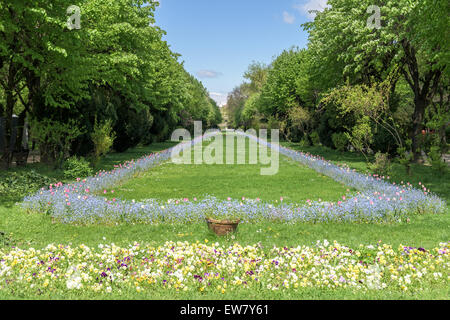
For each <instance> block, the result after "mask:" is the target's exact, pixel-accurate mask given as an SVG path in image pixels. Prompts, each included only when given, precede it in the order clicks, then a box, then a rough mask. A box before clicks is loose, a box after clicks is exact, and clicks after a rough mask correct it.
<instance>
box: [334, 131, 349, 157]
mask: <svg viewBox="0 0 450 320" xmlns="http://www.w3.org/2000/svg"><path fill="white" fill-rule="evenodd" d="M331 140H332V141H333V145H334V147H335V148H336V150H338V151H340V152H343V151H345V148H346V147H347V145H348V138H347V136H346V135H345V133H333V135H332V136H331Z"/></svg>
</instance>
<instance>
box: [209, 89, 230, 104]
mask: <svg viewBox="0 0 450 320" xmlns="http://www.w3.org/2000/svg"><path fill="white" fill-rule="evenodd" d="M209 96H210V97H211V98H212V99H214V101H216V102H217V105H218V106H219V107H223V106H224V105H226V104H227V98H228V94H226V93H220V92H210V93H209Z"/></svg>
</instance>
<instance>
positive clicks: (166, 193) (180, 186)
mask: <svg viewBox="0 0 450 320" xmlns="http://www.w3.org/2000/svg"><path fill="white" fill-rule="evenodd" d="M208 144H209V143H208V142H204V146H207V145H208ZM225 144H226V142H225V139H224V146H225ZM241 153H242V154H244V153H245V159H246V163H247V164H234V165H221V164H212V165H207V164H201V165H196V164H190V165H186V164H183V165H177V164H174V163H172V162H171V161H169V162H166V163H165V164H163V165H160V166H158V167H156V168H153V169H152V170H149V171H147V172H146V173H144V174H142V175H140V176H139V177H137V178H135V179H133V180H130V181H127V182H126V183H124V184H123V185H120V186H117V188H115V190H114V191H115V192H114V197H115V198H118V199H127V200H132V199H134V200H136V201H138V200H143V199H150V198H154V199H163V200H168V199H183V198H189V199H192V198H194V197H196V198H198V199H200V198H203V197H205V196H206V195H212V196H215V197H217V198H219V199H222V200H224V199H227V198H228V197H231V198H233V199H241V198H242V197H245V198H250V199H256V198H260V199H261V200H263V201H264V200H267V201H277V200H278V201H279V200H280V199H281V198H283V201H286V202H291V201H292V202H300V201H305V200H308V199H319V198H320V199H322V200H325V201H336V200H338V199H340V197H342V196H343V195H345V194H346V193H347V189H349V187H347V186H345V185H342V184H340V183H338V182H335V181H334V180H332V179H331V178H328V177H326V176H324V175H322V174H319V173H317V172H316V171H314V170H312V169H309V168H307V167H305V166H302V165H300V164H299V163H297V162H295V161H293V160H291V159H289V158H288V157H285V156H282V155H281V156H280V163H279V171H278V173H277V174H276V175H271V176H263V175H261V174H260V170H261V168H263V167H268V166H269V165H261V164H256V165H253V164H248V159H249V143H248V139H247V141H246V146H245V148H242V147H240V148H239V149H238V145H237V144H236V145H235V154H241ZM191 156H192V163H194V161H193V159H194V155H193V153H191ZM235 162H237V161H236V159H235ZM223 163H226V157H225V154H224V158H223ZM349 190H350V191H354V189H351V188H350V189H349Z"/></svg>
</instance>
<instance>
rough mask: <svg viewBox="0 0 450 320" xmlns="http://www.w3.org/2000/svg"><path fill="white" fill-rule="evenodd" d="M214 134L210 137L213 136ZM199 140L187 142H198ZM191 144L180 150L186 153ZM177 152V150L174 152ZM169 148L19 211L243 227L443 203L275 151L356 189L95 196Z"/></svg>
mask: <svg viewBox="0 0 450 320" xmlns="http://www.w3.org/2000/svg"><path fill="white" fill-rule="evenodd" d="M214 134H217V133H212V135H214ZM247 137H249V138H250V139H256V140H257V141H258V143H260V144H263V145H266V146H268V147H270V148H273V147H275V146H272V145H271V144H270V143H268V142H267V141H264V140H260V139H258V138H257V137H254V136H250V135H247ZM201 142H202V138H201V137H200V138H197V139H195V140H193V141H192V145H193V144H195V143H201ZM190 146H191V144H185V145H183V146H182V147H181V149H183V148H187V147H190ZM176 148H177V147H176ZM172 151H173V148H172V149H168V150H165V151H163V152H159V153H155V154H152V155H149V156H146V157H144V158H141V159H139V160H137V161H131V162H127V163H125V164H124V165H121V166H119V167H118V168H116V169H114V170H113V171H111V172H105V171H102V172H99V173H98V174H97V175H96V176H95V177H92V178H88V179H85V180H83V181H78V182H77V183H73V184H68V185H62V184H58V185H56V186H50V188H49V190H41V191H40V192H39V193H37V194H35V195H33V196H30V197H26V198H25V199H24V202H23V206H24V207H25V208H27V209H29V210H32V211H38V212H47V213H49V214H50V215H51V216H52V217H53V218H54V219H55V220H57V221H59V222H62V223H75V224H93V223H104V224H115V223H121V222H125V223H187V222H192V223H204V218H205V216H208V215H210V214H211V213H216V215H217V214H218V215H221V214H223V215H227V213H228V215H229V212H230V211H231V212H232V213H233V216H236V217H239V218H240V219H241V220H242V222H243V223H248V222H255V221H258V220H277V221H285V222H292V223H295V222H313V223H317V222H369V223H381V222H397V221H404V220H407V219H408V218H409V217H410V216H411V215H413V214H422V213H430V214H436V213H442V212H444V211H445V210H446V203H445V202H444V201H443V200H441V199H440V198H439V197H437V196H435V195H433V194H431V193H430V191H429V190H428V189H427V188H426V187H425V186H423V185H421V188H422V190H419V189H415V188H413V186H412V185H410V184H409V183H407V184H402V185H396V184H395V183H394V184H391V183H389V182H387V181H385V180H384V179H383V177H379V176H377V175H374V176H370V175H364V174H361V173H358V172H356V171H355V170H350V169H349V168H348V167H344V166H337V165H334V164H332V163H331V162H329V161H326V160H324V159H323V158H319V157H315V156H312V155H310V154H305V153H302V152H297V151H294V150H291V149H288V148H284V147H280V148H279V152H280V153H281V154H283V155H285V156H287V157H290V158H291V159H293V160H295V161H297V162H300V163H302V164H304V165H306V166H308V167H310V168H311V169H314V170H315V171H317V172H320V173H322V174H324V175H326V176H328V177H330V178H332V179H334V180H336V181H338V182H341V183H343V184H345V185H348V186H351V187H353V188H356V189H357V190H359V191H358V192H357V193H356V194H349V195H346V196H344V197H342V199H340V200H339V201H337V202H331V203H330V202H323V201H307V202H306V203H283V202H282V201H281V202H280V203H277V204H275V203H270V202H263V201H259V200H251V199H245V198H243V199H242V200H236V199H234V200H233V199H227V200H221V199H216V198H214V197H207V198H205V199H201V200H197V199H194V200H189V199H183V200H180V201H169V202H165V201H162V200H158V199H153V200H147V201H141V202H134V201H120V200H116V199H112V200H110V199H106V198H103V197H99V196H96V195H94V193H96V192H97V193H98V192H101V191H102V190H105V192H106V189H109V188H112V187H114V186H115V185H117V184H118V183H119V182H121V181H124V180H127V179H131V178H133V176H134V175H135V174H136V173H138V172H142V171H145V170H149V169H150V168H152V167H154V166H155V165H158V164H160V163H162V162H164V161H166V160H168V159H169V158H170V156H171V153H172Z"/></svg>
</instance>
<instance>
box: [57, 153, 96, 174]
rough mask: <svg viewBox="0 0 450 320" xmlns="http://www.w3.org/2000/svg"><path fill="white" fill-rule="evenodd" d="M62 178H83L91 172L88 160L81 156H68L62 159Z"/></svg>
mask: <svg viewBox="0 0 450 320" xmlns="http://www.w3.org/2000/svg"><path fill="white" fill-rule="evenodd" d="M63 169H64V178H66V179H71V180H72V179H76V178H80V179H81V178H85V177H89V176H91V175H92V174H93V170H92V168H91V167H90V165H89V162H88V161H87V160H86V159H84V158H83V157H80V158H78V157H75V156H74V157H70V158H69V159H67V160H66V161H64V166H63Z"/></svg>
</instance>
